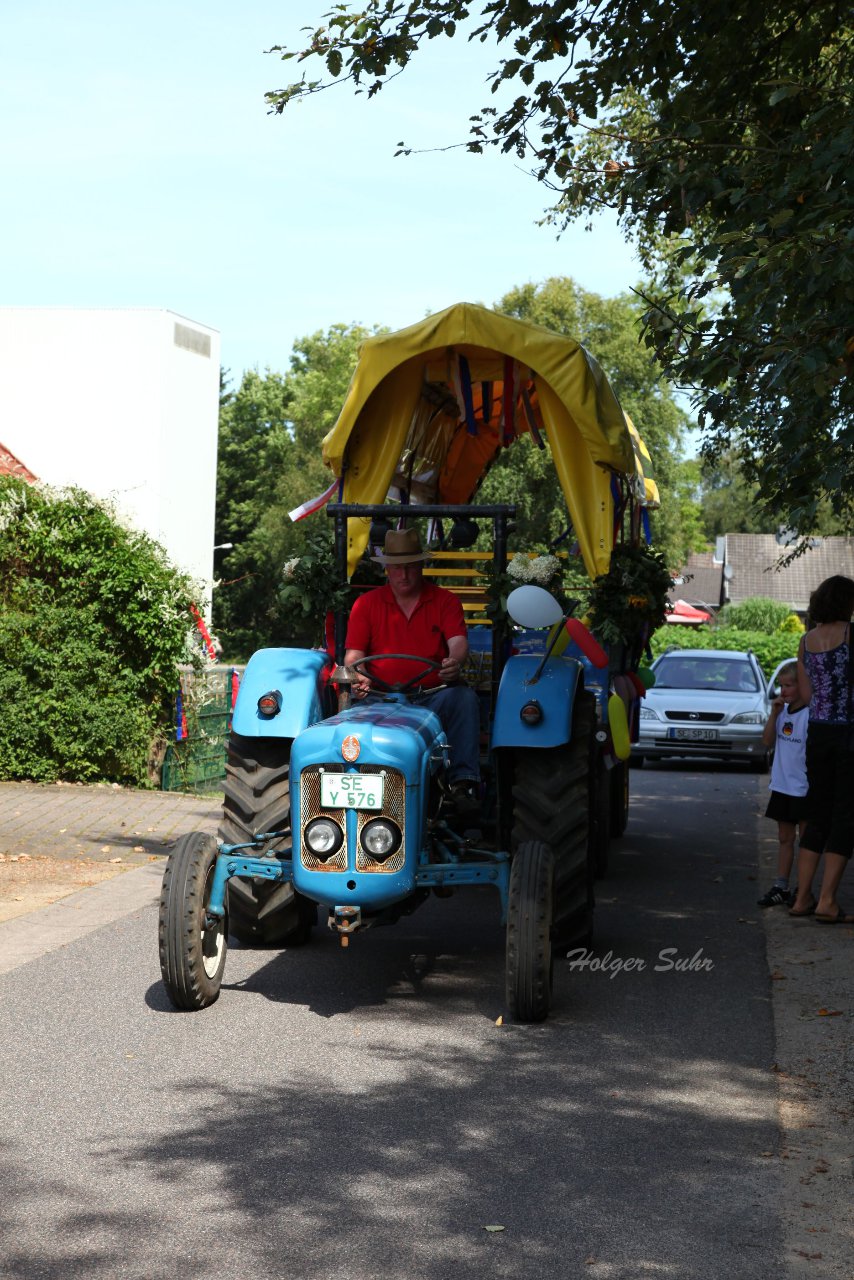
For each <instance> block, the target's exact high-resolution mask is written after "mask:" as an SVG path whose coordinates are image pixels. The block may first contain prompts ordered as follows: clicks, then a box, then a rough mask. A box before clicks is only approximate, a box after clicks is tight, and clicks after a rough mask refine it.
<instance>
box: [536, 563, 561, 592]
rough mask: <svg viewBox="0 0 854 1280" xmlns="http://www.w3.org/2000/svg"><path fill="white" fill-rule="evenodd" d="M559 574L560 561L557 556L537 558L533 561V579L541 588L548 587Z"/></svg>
mask: <svg viewBox="0 0 854 1280" xmlns="http://www.w3.org/2000/svg"><path fill="white" fill-rule="evenodd" d="M559 572H560V561H559V560H558V558H557V556H537V557H536V559H534V560H532V561H531V578H532V580H533V581H534V582H539V583H540V585H541V586H546V584H547V583H549V582H551V580H552V578H553V577H554V576H555V574H556V573H559Z"/></svg>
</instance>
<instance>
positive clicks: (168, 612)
mask: <svg viewBox="0 0 854 1280" xmlns="http://www.w3.org/2000/svg"><path fill="white" fill-rule="evenodd" d="M191 603H201V602H200V601H199V598H198V595H197V594H196V592H195V590H194V587H193V584H192V583H191V581H190V580H189V578H187V577H186V576H185V575H183V574H181V573H179V572H178V571H177V570H175V569H174V568H173V567H172V566H171V565H170V564H169V562H168V561H167V559H166V556H165V553H164V552H163V550H162V548H161V547H159V546H158V545H157V544H156V543H154V542H153V541H152V540H151V539H150V538H148V537H147V536H146V535H145V534H141V533H137V532H134V531H132V530H130V529H127V528H125V527H124V526H123V525H122V524H121V523H120V522H119V521H118V520H117V519H116V517H115V515H114V514H113V512H112V511H111V510H110V508H109V507H108V506H107V505H106V504H103V503H100V502H98V501H97V500H96V499H94V498H92V497H91V496H90V495H89V494H86V493H84V492H83V491H82V490H78V489H69V490H62V491H55V490H51V489H48V488H46V487H30V486H27V485H25V484H24V483H23V482H22V481H20V480H16V479H14V478H12V477H0V652H2V654H3V662H2V664H0V698H2V703H3V708H4V714H3V716H2V718H0V777H3V778H9V779H32V780H35V781H40V782H51V781H55V780H67V781H81V782H87V781H94V780H97V779H107V780H110V781H116V782H123V783H132V784H145V783H146V781H147V760H148V754H149V749H150V747H151V745H152V743H153V741H154V740H155V739H156V738H157V737H158V735H160V734H163V733H164V732H165V731H166V729H167V727H168V726H169V724H170V721H171V714H172V712H171V708H172V702H173V699H174V696H175V691H176V689H177V688H178V666H179V664H181V663H186V662H187V661H196V662H199V661H200V657H199V651H198V650H195V651H193V652H191V651H190V650H189V649H188V638H189V636H190V634H191V630H192V618H191V616H190V612H189V608H190V604H191Z"/></svg>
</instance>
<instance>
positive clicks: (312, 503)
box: [288, 476, 344, 523]
mask: <svg viewBox="0 0 854 1280" xmlns="http://www.w3.org/2000/svg"><path fill="white" fill-rule="evenodd" d="M339 486H340V488H341V489H342V490H343V486H344V477H343V476H342V477H341V479H340V480H333V481H332V484H331V485H330V486H329V488H328V489H327V490H326V492H325V493H321V494H320V495H319V496H318V497H317V498H309V500H308V502H303V503H302V505H301V506H299V507H294V509H293V511H289V512H288V516H289V517H290V519H291V520H293V521H294V523H296V521H297V520H304V519H305V518H306V516H311V515H314V513H315V511H319V510H320V508H321V507H325V506H326V504H327V502H328V501H329V499H330V498H331V497H332V495H333V493H334V492H335V490H336V489H338V488H339ZM339 497H340V495H339Z"/></svg>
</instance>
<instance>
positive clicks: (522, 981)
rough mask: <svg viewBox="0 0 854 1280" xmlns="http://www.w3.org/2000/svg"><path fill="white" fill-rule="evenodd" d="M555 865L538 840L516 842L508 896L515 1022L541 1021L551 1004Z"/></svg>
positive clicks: (508, 975) (510, 1002)
mask: <svg viewBox="0 0 854 1280" xmlns="http://www.w3.org/2000/svg"><path fill="white" fill-rule="evenodd" d="M554 879H555V863H554V858H553V856H552V851H551V849H550V848H549V846H548V845H547V844H543V842H542V841H541V840H527V841H525V843H524V844H521V845H519V847H518V849H517V850H516V852H515V853H514V855H513V861H512V863H511V864H510V889H509V893H508V899H507V954H506V968H505V988H506V997H507V1006H508V1008H509V1010H510V1012H511V1014H512V1015H513V1017H514V1018H515V1019H516V1021H517V1022H542V1020H543V1018H545V1017H547V1015H548V1012H549V1009H550V1007H551V1002H552V917H553V912H554Z"/></svg>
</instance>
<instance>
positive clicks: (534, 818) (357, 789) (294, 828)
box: [159, 305, 634, 1022]
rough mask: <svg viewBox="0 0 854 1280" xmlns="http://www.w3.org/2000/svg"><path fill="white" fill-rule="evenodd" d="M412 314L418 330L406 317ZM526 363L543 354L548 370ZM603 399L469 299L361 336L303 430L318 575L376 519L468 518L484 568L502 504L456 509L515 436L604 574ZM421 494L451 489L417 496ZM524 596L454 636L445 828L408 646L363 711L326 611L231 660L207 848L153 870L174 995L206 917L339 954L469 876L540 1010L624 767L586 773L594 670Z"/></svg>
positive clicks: (599, 717)
mask: <svg viewBox="0 0 854 1280" xmlns="http://www.w3.org/2000/svg"><path fill="white" fill-rule="evenodd" d="M439 321H441V322H442V323H441V324H439V325H438V329H437V323H438V322H439ZM443 325H444V328H443V327H442V326H443ZM424 326H427V328H428V330H429V332H428V331H425V332H424V333H421V332H420V329H421V328H424ZM520 331H521V332H520ZM555 348H557V350H556V349H555ZM579 353H581V354H580V355H579ZM561 359H562V360H563V361H564V364H560V360H561ZM535 361H536V362H538V363H539V362H540V361H541V362H542V363H543V365H544V366H546V367H547V368H548V369H549V382H546V380H545V378H544V377H542V376H541V375H540V374H539V373H538V372H537V367H536V364H535ZM556 362H557V363H556ZM573 362H574V363H573ZM579 362H580V363H579ZM559 366H560V367H559ZM461 374H462V381H460V377H461ZM502 378H503V380H504V381H503V384H502ZM576 384H577V385H576ZM452 388H457V390H458V394H457V395H454V394H453V393H452ZM460 388H462V389H461V390H460ZM575 395H577V396H578V404H577V405H576V404H575V401H574V400H573V396H575ZM490 402H491V403H490ZM497 403H500V404H502V405H503V408H502V410H501V413H496V411H495V405H496V404H497ZM568 405H573V406H574V409H573V417H572V421H571V431H570V429H569V427H565V420H568V414H569V409H568V408H567V406H568ZM597 406H598V407H597ZM615 406H616V402H615V400H614V399H613V393H611V392H610V388H609V387H608V384H607V382H605V381H604V378H603V375H602V374H601V370H599V369H598V366H596V365H595V362H592V361H591V359H590V357H589V356H588V355H587V353H586V352H584V351H583V348H580V347H578V345H577V344H575V343H571V342H569V340H567V339H562V338H557V337H556V335H554V334H551V333H548V332H547V331H545V330H538V329H536V327H535V326H530V325H527V324H523V323H522V322H519V321H511V320H508V319H507V318H506V317H498V316H495V315H494V314H493V313H491V312H486V311H484V310H483V309H482V308H476V307H469V306H467V305H466V306H463V307H456V308H450V309H449V311H448V312H446V313H441V316H440V317H431V318H430V320H429V321H425V322H424V323H423V325H422V326H420V327H419V326H413V327H412V328H411V329H409V330H403V331H402V332H401V333H400V334H398V335H383V336H382V337H380V338H376V339H371V340H369V342H368V343H367V344H366V347H365V350H364V351H363V353H362V359H361V361H360V367H359V369H357V373H356V376H355V377H354V380H353V383H352V384H351V389H350V393H349V395H348V400H347V402H346V403H345V406H344V409H343V411H342V414H341V418H339V422H338V425H337V426H336V428H334V429H333V431H332V432H331V433H330V436H329V437H327V441H326V442H325V445H324V454H325V456H326V458H327V461H329V463H330V465H331V466H332V467H333V469H334V470H335V472H336V475H338V476H339V477H340V482H339V501H338V502H336V503H334V504H333V505H331V506H330V507H329V508H328V511H329V514H330V515H331V516H332V517H333V518H334V520H335V545H336V556H337V562H338V571H339V580H340V582H341V583H342V584H344V583H347V582H348V580H349V578H350V577H351V575H352V573H353V571H354V568H355V567H356V565H357V564H358V563H359V560H360V558H361V556H362V555H363V552H364V550H365V548H366V546H367V544H368V542H369V537H370V532H369V531H370V530H371V528H372V527H373V526H374V525H375V524H376V523H377V522H378V521H382V520H384V521H386V522H412V521H417V520H421V521H444V522H449V521H453V522H459V523H461V524H463V525H467V527H468V528H470V529H471V528H472V527H475V528H481V529H482V528H485V527H488V526H489V524H490V523H491V531H492V537H491V553H492V574H493V577H494V578H496V579H497V578H498V577H499V576H500V575H501V574H503V573H505V571H506V568H507V559H508V551H507V547H508V522H509V521H510V520H512V517H513V515H514V509H513V507H512V506H497V505H496V506H490V505H482V506H475V505H472V502H471V497H472V494H473V492H474V490H475V489H476V488H477V485H478V484H479V482H480V479H481V477H482V474H483V472H484V471H485V469H487V468H488V466H489V464H490V461H491V460H492V459H493V458H494V457H495V456H496V454H497V452H498V451H499V450H500V449H501V448H503V447H507V445H508V444H509V443H511V442H512V439H515V438H518V437H519V436H521V434H522V433H523V431H524V430H528V431H530V432H531V434H532V436H534V437H536V439H537V440H538V441H539V442H540V444H541V445H542V446H543V447H544V437H545V435H546V432H548V433H549V445H550V447H551V450H552V453H553V454H554V455H555V465H556V466H557V467H558V471H559V474H560V476H561V482H562V487H563V488H564V492H565V494H566V498H567V507H568V509H569V511H570V515H571V518H572V522H573V527H574V529H575V531H576V534H577V536H578V538H579V542H581V543H582V544H583V545H582V551H584V546H585V545H586V546H587V551H588V556H589V558H590V560H591V563H592V566H593V568H594V569H595V568H599V569H600V570H601V569H602V568H603V567H604V568H607V555H604V553H602V552H601V550H600V551H597V549H596V548H597V541H596V540H597V538H598V539H599V542H600V543H602V542H604V541H605V538H604V536H603V534H605V533H606V534H607V538H608V539H609V540H610V539H612V533H613V525H614V512H615V509H616V507H617V499H616V497H615V496H614V490H615V486H614V483H613V476H614V475H615V474H619V475H621V476H623V492H624V493H625V494H626V495H627V497H628V498H629V499H631V495H632V490H631V484H630V483H627V482H626V481H625V476H626V474H627V473H628V472H629V471H630V470H633V468H634V455H633V453H632V444H631V440H630V437H629V433H628V429H627V427H626V424H625V419H624V417H623V415H622V411H621V410H619V406H616V407H615ZM584 413H587V414H588V416H591V423H593V422H594V420H595V421H598V424H599V425H598V428H597V429H598V430H599V431H600V435H601V444H600V446H597V448H598V449H599V452H600V453H601V458H602V459H605V460H608V465H607V466H606V465H605V463H604V462H603V461H602V460H601V459H600V458H599V457H598V455H597V453H596V450H595V449H594V450H592V452H591V449H590V447H589V446H584V448H583V449H582V445H581V443H580V435H579V431H580V427H581V426H583V425H584ZM372 415H373V417H372ZM597 415H598V416H597ZM618 427H619V430H620V432H622V433H623V434H622V435H621V436H620V437H619V439H618V437H617V428H618ZM612 428H613V430H612ZM564 429H565V430H566V432H567V435H566V439H564V438H563V436H562V435H561V432H562V430H564ZM588 430H589V431H590V432H592V425H591V424H588ZM511 432H512V433H513V434H512V439H511ZM609 432H610V434H609ZM342 433H343V438H344V444H343V446H342V447H341V451H340V456H337V455H336V448H337V447H338V444H340V440H341V437H342ZM582 455H583V457H582ZM573 457H575V458H576V460H578V459H579V458H580V459H581V461H582V462H583V465H584V468H586V470H584V473H583V478H584V483H583V485H581V487H578V486H574V484H573V482H571V481H570V478H569V475H568V473H567V471H566V463H567V460H569V461H571V460H572V459H573ZM591 458H592V462H591ZM597 462H598V463H599V464H600V466H601V470H597V467H596V465H595V464H596V463H597ZM618 462H619V463H620V464H621V465H622V468H623V470H622V472H618V471H617V463H618ZM609 468H610V469H609ZM348 487H349V490H350V493H349V497H350V498H351V500H350V501H348V502H344V501H343V500H340V498H341V494H342V491H345V490H347V488H348ZM424 494H426V495H427V497H428V498H430V497H431V496H433V495H436V494H438V497H439V498H440V499H443V498H446V497H448V496H450V498H451V499H452V500H451V501H430V500H428V501H423V500H422V495H424ZM632 505H633V504H632V502H631V501H629V502H627V503H626V509H630V508H632ZM609 545H610V541H609ZM597 556H598V559H597ZM586 558H587V557H586ZM525 590H526V591H528V588H526V589H525ZM532 590H533V591H534V592H536V591H537V590H538V589H537V588H532ZM540 597H541V598H540V600H539V602H538V605H537V608H536V609H535V610H534V614H535V615H536V616H533V617H532V616H527V615H528V611H529V605H530V599H531V597H530V592H529V595H528V598H527V604H526V605H525V607H524V608H523V607H522V606H521V604H520V606H519V609H518V613H517V616H515V617H513V618H512V622H511V621H510V620H503V621H502V619H500V618H494V619H492V622H493V623H494V625H482V626H472V627H470V628H469V634H470V648H471V650H472V652H473V653H474V654H475V655H478V654H479V655H480V658H481V662H480V665H479V668H478V672H477V673H476V678H475V680H474V683H475V685H476V687H477V690H478V695H479V701H480V705H481V730H482V733H481V742H482V752H481V755H482V780H483V781H482V797H481V812H482V816H481V819H480V820H479V822H478V826H477V829H474V830H473V829H467V830H461V829H460V826H459V824H458V823H457V822H455V821H454V819H453V817H452V816H450V815H449V806H448V803H447V799H448V786H447V782H446V773H447V766H448V751H449V748H448V743H447V741H446V739H445V736H444V733H443V731H442V727H441V725H440V722H439V719H438V717H437V716H436V715H435V714H434V712H432V711H431V710H430V709H429V703H428V704H426V705H422V704H420V703H419V704H418V705H416V704H414V703H413V702H412V701H411V700H410V698H409V696H408V690H407V686H409V685H414V684H415V683H416V682H417V680H418V678H419V677H420V676H421V675H423V674H424V671H425V668H426V666H427V665H429V664H427V663H425V660H424V659H423V658H420V657H416V656H414V655H404V656H406V657H411V661H412V671H413V676H412V680H411V681H406V682H404V683H403V684H402V685H397V686H394V687H386V688H385V689H384V690H383V693H382V697H381V698H379V699H377V700H372V701H371V703H370V705H352V704H351V699H350V687H351V683H352V679H353V673H352V671H351V670H348V669H346V668H345V667H344V666H343V657H344V638H345V628H346V616H345V614H344V612H343V611H339V612H338V614H336V617H335V636H334V645H333V646H331V647H332V649H333V652H328V651H327V650H326V649H297V648H271V649H262V650H260V651H259V652H257V653H255V654H254V655H253V657H252V658H251V660H250V662H249V664H248V666H247V668H246V671H245V675H244V678H243V681H242V683H241V687H240V692H239V696H238V699H237V703H236V706H235V709H234V716H233V724H232V735H231V740H230V744H229V749H228V762H227V775H226V781H225V802H224V808H223V819H222V825H221V828H220V833H219V835H220V838H219V841H217V840H215V839H214V838H213V837H212V836H208V835H204V834H198V833H197V834H192V835H188V836H185V837H183V838H182V839H181V840H180V841H179V842H178V844H177V845H176V847H175V849H174V851H173V853H172V855H171V856H170V858H169V861H168V864H167V867H166V871H165V874H164V880H163V891H162V895H161V903H160V920H159V938H160V962H161V971H162V975H163V980H164V982H165V985H166V988H167V991H168V992H169V995H170V997H171V999H172V1000H173V1002H174V1003H175V1005H176V1006H177V1007H179V1008H182V1009H202V1008H204V1007H205V1006H207V1005H210V1004H211V1003H212V1002H213V1001H214V1000H216V998H217V996H218V994H219V990H220V984H221V981H222V977H223V971H224V967H225V962H226V953H227V946H228V936H229V933H231V934H232V935H233V936H235V937H236V938H238V939H239V940H241V941H243V942H247V943H250V944H253V943H254V944H256V945H281V946H287V947H292V946H297V945H301V944H304V943H307V942H308V941H309V939H310V937H311V934H312V931H313V929H314V928H315V927H316V926H318V924H320V923H321V922H325V923H326V924H327V925H328V927H329V928H330V929H332V930H333V931H334V932H335V933H336V934H337V935H338V937H339V938H340V941H341V944H342V946H348V945H349V944H350V942H351V939H353V937H354V935H356V934H357V933H358V932H359V931H361V930H364V929H367V928H373V927H377V926H380V925H389V924H394V923H395V922H397V921H398V920H399V919H400V918H401V917H403V916H405V915H408V914H410V913H411V912H412V911H414V910H415V909H417V908H418V906H419V905H421V904H422V903H423V902H424V901H425V900H426V899H427V898H428V897H429V896H430V895H431V893H434V894H436V895H437V896H439V897H442V896H445V895H447V894H448V892H449V891H451V890H453V889H454V888H455V887H457V886H462V885H473V886H484V887H486V888H488V889H490V890H492V891H493V893H494V896H495V901H496V907H497V912H498V914H499V915H500V918H501V920H502V922H503V923H504V926H505V929H506V999H507V1005H508V1008H509V1011H510V1013H511V1015H512V1017H513V1018H515V1019H516V1020H518V1021H522V1022H536V1021H539V1020H541V1019H543V1018H545V1017H546V1016H547V1014H548V1011H549V1007H550V1002H551V988H552V963H553V956H554V954H555V953H556V951H557V950H559V949H560V948H563V947H565V946H566V945H568V944H570V943H575V942H579V943H586V942H588V941H589V940H590V937H591V931H592V921H593V906H594V895H593V880H594V876H595V875H596V874H597V871H598V872H601V871H602V870H603V869H604V867H603V846H606V845H607V840H608V835H609V827H610V825H611V822H612V819H615V820H616V824H617V826H618V827H619V825H620V822H621V821H622V825H625V802H626V799H627V793H626V789H625V788H626V785H627V779H628V772H627V769H626V768H625V767H624V766H622V767H618V768H617V769H610V770H609V769H606V767H605V765H606V764H613V759H609V758H608V757H607V752H606V748H607V746H608V728H607V699H608V695H609V691H610V680H609V672H608V670H607V669H605V670H604V671H603V670H602V669H601V667H599V668H596V667H594V666H593V665H591V663H590V661H589V660H588V658H586V657H585V656H584V655H583V654H582V653H581V652H579V651H578V650H577V649H573V648H572V647H571V646H570V647H569V648H567V647H566V645H567V636H566V633H565V630H564V628H563V627H562V626H561V609H560V607H559V606H557V603H556V601H554V600H553V599H550V598H549V597H547V593H545V592H540ZM544 600H545V604H544ZM549 600H550V602H549ZM512 612H513V610H512V608H511V613H512ZM382 656H388V655H376V654H374V655H369V656H368V657H367V658H366V659H364V660H363V661H364V662H365V664H366V665H367V666H368V668H369V669H370V660H371V658H377V657H382ZM394 656H397V657H399V656H401V655H394Z"/></svg>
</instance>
